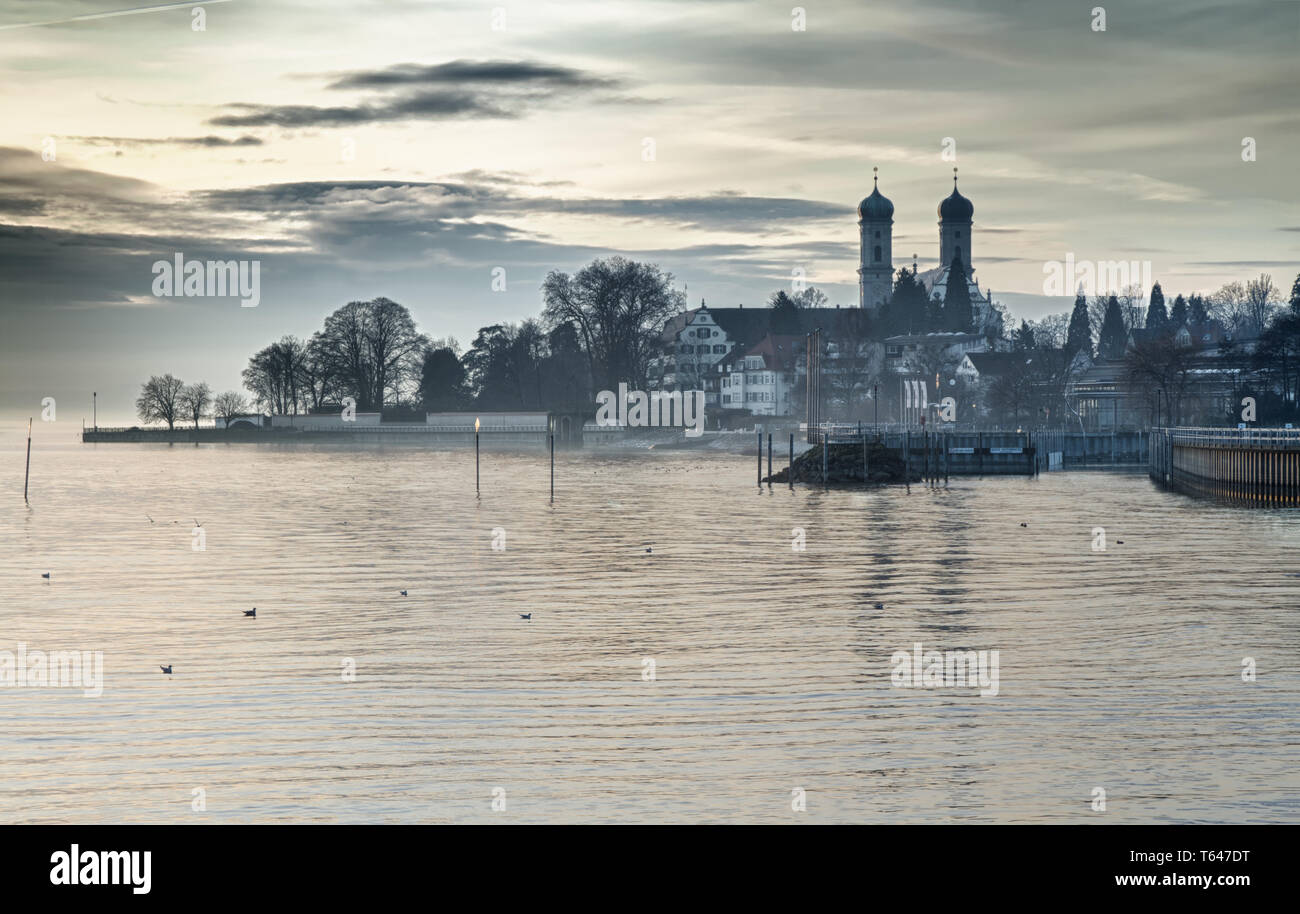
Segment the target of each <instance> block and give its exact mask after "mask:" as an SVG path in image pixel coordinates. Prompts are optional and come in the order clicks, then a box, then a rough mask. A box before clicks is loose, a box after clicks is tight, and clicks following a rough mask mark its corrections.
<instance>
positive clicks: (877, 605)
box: [873, 603, 885, 609]
mask: <svg viewBox="0 0 1300 914" xmlns="http://www.w3.org/2000/svg"><path fill="white" fill-rule="evenodd" d="M873 605H874V606H875V607H876V609H884V608H885V604H884V603H875V604H873Z"/></svg>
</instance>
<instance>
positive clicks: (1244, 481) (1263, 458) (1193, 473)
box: [1149, 428, 1300, 507]
mask: <svg viewBox="0 0 1300 914" xmlns="http://www.w3.org/2000/svg"><path fill="white" fill-rule="evenodd" d="M1149 472H1150V474H1151V478H1152V479H1155V480H1156V481H1157V482H1160V483H1162V484H1164V485H1167V486H1169V487H1170V488H1172V489H1174V490H1176V491H1179V492H1185V493H1187V494H1189V495H1199V496H1204V497H1208V498H1219V499H1223V500H1225V501H1233V502H1238V503H1242V504H1249V505H1258V506H1262V507H1294V506H1297V505H1300V429H1284V428H1244V429H1237V428H1157V429H1152V430H1151V463H1150V467H1149Z"/></svg>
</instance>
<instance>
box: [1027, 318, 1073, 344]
mask: <svg viewBox="0 0 1300 914" xmlns="http://www.w3.org/2000/svg"><path fill="white" fill-rule="evenodd" d="M1026 323H1028V324H1029V329H1030V330H1032V331H1033V333H1034V346H1035V347H1037V348H1039V349H1061V348H1062V347H1064V346H1065V341H1066V337H1067V331H1068V330H1069V327H1070V314H1069V312H1064V313H1062V314H1048V315H1046V316H1044V317H1040V318H1039V319H1038V320H1036V321H1026Z"/></svg>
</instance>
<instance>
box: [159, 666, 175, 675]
mask: <svg viewBox="0 0 1300 914" xmlns="http://www.w3.org/2000/svg"><path fill="white" fill-rule="evenodd" d="M158 669H160V670H162V671H163V672H164V673H166V674H167V675H168V676H170V675H171V674H172V668H171V667H170V666H161V665H159V667H158Z"/></svg>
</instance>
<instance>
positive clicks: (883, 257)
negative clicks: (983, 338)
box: [858, 168, 1001, 333]
mask: <svg viewBox="0 0 1300 914" xmlns="http://www.w3.org/2000/svg"><path fill="white" fill-rule="evenodd" d="M872 171H873V172H877V174H876V175H875V176H874V177H873V178H872V183H873V185H874V186H873V187H872V190H871V195H870V196H869V197H867V198H866V199H864V200H863V201H862V202H861V203H860V204H858V227H859V236H860V239H861V248H860V256H859V259H858V304H859V306H861V307H862V308H866V309H867V310H869V311H878V310H879V309H880V306H881V305H883V304H884V303H885V302H886V301H888V300H889V297H890V294H891V293H892V292H893V288H894V260H893V235H894V204H893V203H892V202H891V201H890V199H889V198H888V197H886V196H885V195H884V194H882V193H881V192H880V178H879V174H878V170H877V169H872ZM974 219H975V206H974V204H972V203H971V202H970V201H969V200H967V199H966V198H965V197H963V196H962V195H961V192H960V191H958V190H957V169H956V168H954V169H953V170H952V193H951V194H949V195H948V196H947V197H945V198H944V199H943V200H941V201H940V202H939V265H938V266H937V267H935V268H933V269H931V270H926V271H924V272H919V273H918V276H917V278H918V279H919V280H920V281H921V283H922V285H924V287H925V290H926V294H927V297H928V298H930V299H931V300H934V299H938V300H939V301H943V299H944V295H945V294H946V292H947V288H948V282H949V279H950V277H949V273H950V272H951V270H952V261H953V256H954V255H956V254H958V253H960V255H961V263H962V265H963V267H964V268H965V272H966V276H965V277H964V279H965V281H966V284H967V286H968V288H969V290H970V301H971V313H972V315H973V317H974V324H975V326H974V328H973V329H974V330H975V331H976V332H981V333H983V332H988V331H992V330H999V331H1000V329H1001V328H1000V326H998V325H1000V323H1001V315H1000V313H999V312H998V310H997V309H996V308H995V307H994V305H993V296H992V293H990V292H985V291H983V290H981V289H980V287H979V283H978V282H977V281H976V280H975V267H974V266H973V261H972V260H971V229H972V227H973V224H974ZM912 257H913V264H912V266H913V269H916V268H917V263H916V255H915V254H913V255H912Z"/></svg>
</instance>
